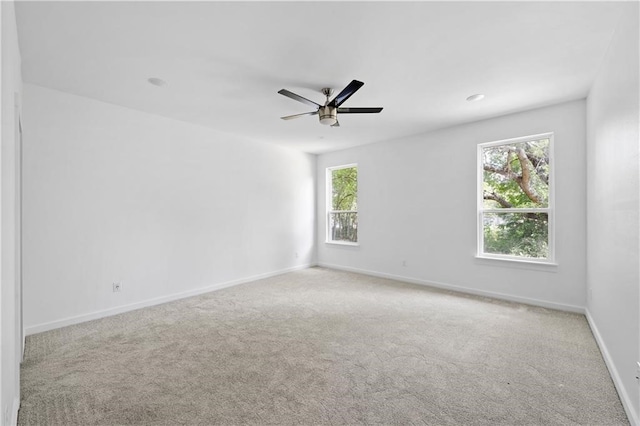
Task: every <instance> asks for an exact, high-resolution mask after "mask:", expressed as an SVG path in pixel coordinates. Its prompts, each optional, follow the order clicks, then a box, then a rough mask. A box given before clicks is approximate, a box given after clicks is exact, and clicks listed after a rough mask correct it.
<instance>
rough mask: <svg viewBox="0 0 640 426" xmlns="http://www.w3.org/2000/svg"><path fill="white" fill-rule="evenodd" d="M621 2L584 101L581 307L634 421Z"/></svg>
mask: <svg viewBox="0 0 640 426" xmlns="http://www.w3.org/2000/svg"><path fill="white" fill-rule="evenodd" d="M627 7H628V8H629V10H628V12H627V13H625V15H624V18H623V20H622V21H621V23H620V26H619V27H618V30H617V32H616V34H615V35H614V38H613V40H612V42H611V44H610V46H609V50H608V52H607V55H606V57H605V58H604V61H603V65H602V68H601V69H600V71H599V74H598V77H597V79H596V82H595V84H594V85H593V87H592V89H591V91H590V93H589V97H588V100H587V123H588V128H587V129H588V130H587V141H588V144H587V188H588V191H587V200H588V203H587V234H588V240H587V283H588V293H589V294H590V297H589V300H588V305H587V309H588V317H589V319H590V322H591V326H592V329H593V330H594V334H595V335H596V338H597V339H598V340H599V343H600V346H601V348H602V349H603V355H604V356H605V359H606V360H607V363H608V366H609V370H610V371H611V373H612V376H613V378H614V381H615V383H616V386H617V388H618V393H619V394H620V397H621V399H622V401H623V403H624V404H625V408H626V409H627V413H628V415H629V417H630V418H631V419H632V421H633V422H634V424H636V425H640V393H639V392H638V381H637V380H636V378H635V377H636V375H637V373H636V362H637V361H640V349H639V347H640V315H639V312H640V302H639V299H640V294H639V287H640V284H639V283H640V271H639V268H640V262H639V258H640V252H639V232H640V229H639V226H638V220H639V219H640V218H639V216H638V211H639V209H640V199H639V195H640V194H639V192H640V174H639V171H638V170H639V161H640V157H639V151H638V144H639V140H640V132H639V124H638V120H639V114H640V110H639V106H638V104H639V101H638V95H639V93H640V87H639V84H638V74H639V72H640V70H639V69H638V68H639V67H638V61H639V58H638V49H639V48H640V47H639V46H638V38H639V37H640V34H639V33H638V13H639V11H638V3H637V2H636V3H629V4H627Z"/></svg>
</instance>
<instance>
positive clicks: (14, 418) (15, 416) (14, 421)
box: [11, 397, 20, 426]
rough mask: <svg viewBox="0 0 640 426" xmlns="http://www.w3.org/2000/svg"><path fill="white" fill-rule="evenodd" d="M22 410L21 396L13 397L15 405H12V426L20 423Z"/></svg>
mask: <svg viewBox="0 0 640 426" xmlns="http://www.w3.org/2000/svg"><path fill="white" fill-rule="evenodd" d="M19 410H20V398H19V397H16V398H14V399H13V407H11V426H15V425H17V424H18V411H19Z"/></svg>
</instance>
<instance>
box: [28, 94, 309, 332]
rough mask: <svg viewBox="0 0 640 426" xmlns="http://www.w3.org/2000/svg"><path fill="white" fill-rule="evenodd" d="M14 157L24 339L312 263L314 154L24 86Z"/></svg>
mask: <svg viewBox="0 0 640 426" xmlns="http://www.w3.org/2000/svg"><path fill="white" fill-rule="evenodd" d="M141 84H145V83H144V82H142V83H141ZM159 90H161V89H159ZM247 125H250V123H247ZM23 156H24V166H23V170H24V195H23V199H24V201H23V202H24V219H23V226H24V240H23V249H24V289H25V293H24V298H25V324H26V326H27V328H28V331H29V332H35V331H41V330H44V329H47V328H52V327H57V326H61V325H65V324H68V323H73V322H77V321H81V320H86V319H89V318H92V317H96V316H100V315H101V314H102V313H105V312H106V313H114V312H117V311H119V310H126V309H128V308H130V307H139V306H142V305H144V304H145V303H148V302H149V301H162V300H166V299H167V298H171V297H173V295H187V294H196V293H197V292H199V291H201V290H202V289H207V288H213V287H216V286H220V285H224V284H225V283H234V282H239V281H243V280H246V279H249V278H252V277H259V276H263V275H265V274H272V273H277V272H282V271H286V270H290V269H292V268H298V267H303V266H305V265H309V264H313V263H315V239H314V238H315V237H314V223H315V182H314V176H315V161H316V158H315V156H313V155H309V154H304V153H300V152H297V151H293V150H289V149H285V148H282V147H277V146H274V145H269V144H264V143H255V142H251V141H245V140H240V139H238V138H235V137H233V136H229V135H225V134H221V133H218V132H215V131H212V130H210V129H207V128H204V127H197V126H194V125H190V124H187V123H183V122H179V121H173V120H170V119H166V118H162V117H159V116H154V115H150V114H146V113H143V112H139V111H135V110H130V109H126V108H122V107H119V106H115V105H111V104H106V103H102V102H99V101H95V100H91V99H88V98H82V97H78V96H74V95H69V94H65V93H62V92H58V91H54V90H50V89H45V88H42V87H38V86H34V85H30V84H25V87H24V153H23ZM296 253H298V257H297V258H296ZM115 281H121V282H122V291H121V292H120V293H114V292H113V291H112V283H113V282H115Z"/></svg>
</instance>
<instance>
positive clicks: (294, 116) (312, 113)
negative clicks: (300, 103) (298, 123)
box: [280, 111, 318, 120]
mask: <svg viewBox="0 0 640 426" xmlns="http://www.w3.org/2000/svg"><path fill="white" fill-rule="evenodd" d="M317 114H318V111H311V112H303V113H302V114H294V115H287V116H284V117H280V118H282V119H283V120H291V119H293V118H298V117H302V116H304V115H317Z"/></svg>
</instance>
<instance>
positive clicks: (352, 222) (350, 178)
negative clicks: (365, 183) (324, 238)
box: [329, 167, 358, 243]
mask: <svg viewBox="0 0 640 426" xmlns="http://www.w3.org/2000/svg"><path fill="white" fill-rule="evenodd" d="M331 186H332V189H331V210H332V212H330V213H329V232H330V239H331V241H348V242H354V243H355V242H357V241H358V213H357V210H358V168H357V167H347V168H342V169H335V170H331Z"/></svg>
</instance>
